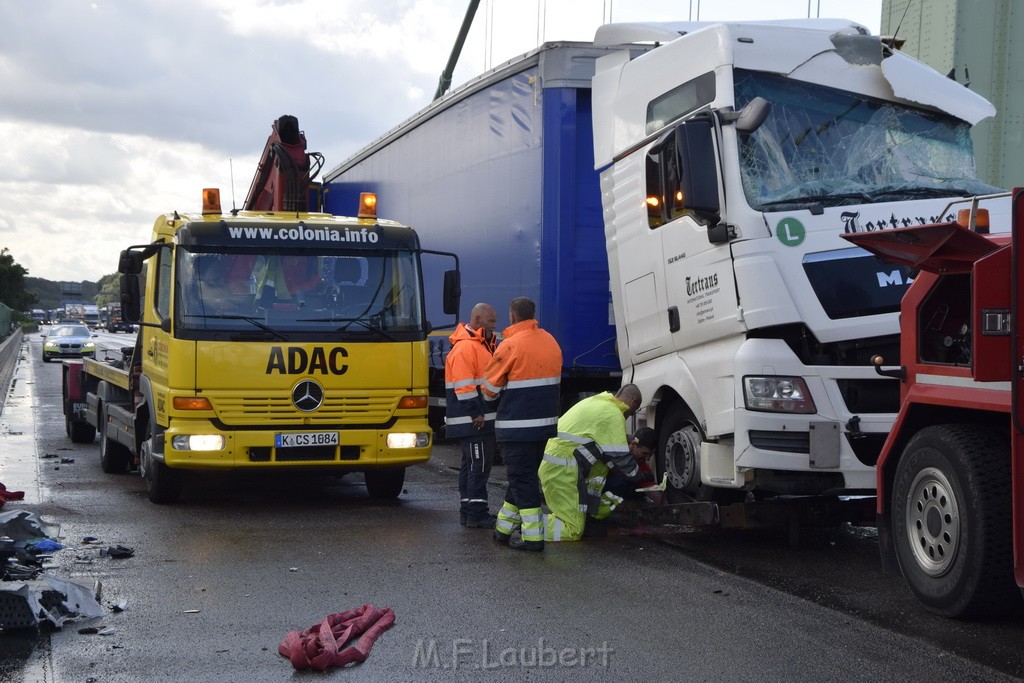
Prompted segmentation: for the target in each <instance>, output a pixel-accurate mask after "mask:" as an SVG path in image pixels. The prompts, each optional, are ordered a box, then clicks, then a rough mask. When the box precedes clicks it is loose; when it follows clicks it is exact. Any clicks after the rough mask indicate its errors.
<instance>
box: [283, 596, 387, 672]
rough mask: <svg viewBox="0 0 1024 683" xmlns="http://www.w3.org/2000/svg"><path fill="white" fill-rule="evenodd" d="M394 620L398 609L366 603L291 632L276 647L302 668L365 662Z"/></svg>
mask: <svg viewBox="0 0 1024 683" xmlns="http://www.w3.org/2000/svg"><path fill="white" fill-rule="evenodd" d="M394 623H395V612H394V610H392V609H391V608H390V607H385V608H383V609H378V608H377V607H374V606H373V605H363V606H362V607H358V608H356V609H353V610H349V611H348V612H341V613H337V614H328V615H327V616H326V617H325V618H324V620H323V621H322V622H320V623H319V624H313V625H312V626H310V627H309V628H307V629H305V630H304V631H292V632H290V633H289V634H288V635H286V636H285V637H284V640H282V641H281V644H280V645H278V646H277V651H278V652H279V653H280V654H281V655H282V656H284V657H287V658H288V659H289V660H291V663H292V666H294V667H295V668H296V669H300V670H301V669H316V670H317V671H323V670H324V669H326V668H327V667H329V666H346V665H348V664H351V663H353V662H357V663H362V662H364V661H366V658H367V657H368V656H369V655H370V649H371V648H372V647H373V643H374V642H375V641H376V640H377V638H379V637H380V634H382V633H383V632H384V631H386V630H388V629H389V628H391V627H392V626H393V625H394ZM346 643H352V644H349V645H348V646H346Z"/></svg>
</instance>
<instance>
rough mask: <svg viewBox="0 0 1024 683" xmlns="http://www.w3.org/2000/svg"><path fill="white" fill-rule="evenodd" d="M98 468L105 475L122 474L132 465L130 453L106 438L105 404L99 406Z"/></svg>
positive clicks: (122, 445)
mask: <svg viewBox="0 0 1024 683" xmlns="http://www.w3.org/2000/svg"><path fill="white" fill-rule="evenodd" d="M100 424H101V425H103V428H102V429H101V430H100V468H101V469H102V470H103V471H104V472H106V473H107V474H124V473H125V472H127V471H128V470H129V468H130V467H131V464H132V452H131V451H130V450H129V449H128V447H127V446H125V445H124V444H122V443H118V442H117V441H114V440H113V439H111V438H110V437H109V436H107V404H106V403H102V404H100Z"/></svg>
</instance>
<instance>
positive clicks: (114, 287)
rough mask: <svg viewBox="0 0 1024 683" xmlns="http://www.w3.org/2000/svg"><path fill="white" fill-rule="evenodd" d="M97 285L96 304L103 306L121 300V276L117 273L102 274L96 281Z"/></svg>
mask: <svg viewBox="0 0 1024 683" xmlns="http://www.w3.org/2000/svg"><path fill="white" fill-rule="evenodd" d="M96 284H97V285H98V286H99V289H100V291H99V294H97V295H96V304H97V305H98V306H99V307H100V308H105V307H106V305H107V304H109V303H117V302H118V301H120V300H121V276H120V275H119V274H118V273H111V274H110V275H104V276H103V277H101V278H100V279H99V282H97V283H96Z"/></svg>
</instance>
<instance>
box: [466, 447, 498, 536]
mask: <svg viewBox="0 0 1024 683" xmlns="http://www.w3.org/2000/svg"><path fill="white" fill-rule="evenodd" d="M459 444H460V445H461V446H462V466H461V467H459V498H460V501H459V513H460V514H463V515H466V516H467V517H483V516H484V515H486V514H487V479H488V477H490V476H491V463H492V462H494V433H493V432H492V433H490V434H481V435H480V436H471V437H468V438H465V439H459Z"/></svg>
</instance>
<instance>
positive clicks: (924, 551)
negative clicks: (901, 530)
mask: <svg viewBox="0 0 1024 683" xmlns="http://www.w3.org/2000/svg"><path fill="white" fill-rule="evenodd" d="M904 524H905V528H906V531H907V538H908V539H909V540H910V542H911V543H910V547H911V549H912V550H913V553H914V559H915V560H916V561H917V563H918V565H919V566H920V567H921V569H922V571H924V572H925V573H926V574H928V575H929V576H942V575H943V574H945V573H946V572H947V571H949V568H950V567H951V566H952V564H953V560H954V558H955V557H956V553H957V549H958V548H959V546H960V510H959V507H958V506H957V502H956V497H955V496H954V495H953V487H952V485H951V484H950V482H949V479H947V478H946V475H945V474H943V473H942V471H941V470H938V469H936V468H934V467H926V468H925V469H923V470H921V471H920V472H918V474H917V476H916V477H915V478H914V481H913V483H912V484H911V485H910V495H909V499H908V501H907V511H906V515H905V520H904Z"/></svg>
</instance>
